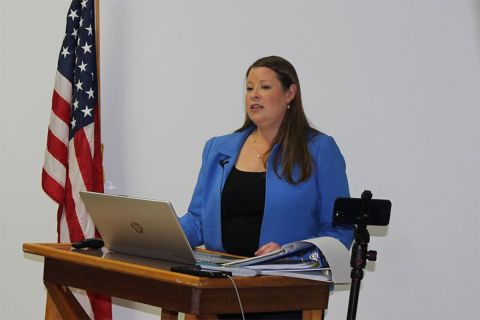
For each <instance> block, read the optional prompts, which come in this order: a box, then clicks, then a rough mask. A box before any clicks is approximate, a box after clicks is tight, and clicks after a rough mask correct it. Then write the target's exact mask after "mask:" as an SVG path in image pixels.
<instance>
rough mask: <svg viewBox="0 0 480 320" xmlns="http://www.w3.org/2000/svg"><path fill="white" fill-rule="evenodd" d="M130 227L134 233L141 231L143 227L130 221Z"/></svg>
mask: <svg viewBox="0 0 480 320" xmlns="http://www.w3.org/2000/svg"><path fill="white" fill-rule="evenodd" d="M130 228H132V230H133V231H134V232H136V233H143V228H142V226H141V225H140V223H138V222H135V221H133V222H130Z"/></svg>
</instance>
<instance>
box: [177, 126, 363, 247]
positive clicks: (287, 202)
mask: <svg viewBox="0 0 480 320" xmlns="http://www.w3.org/2000/svg"><path fill="white" fill-rule="evenodd" d="M253 129H254V128H253V127H252V128H247V129H245V130H243V131H242V132H236V133H232V134H228V135H225V136H221V137H215V138H211V139H210V140H208V141H207V143H206V144H205V147H204V149H203V156H202V166H201V169H200V174H199V177H198V181H197V184H196V186H195V190H194V192H193V196H192V200H191V202H190V206H189V207H188V212H187V213H186V214H185V215H184V216H183V217H181V218H180V224H181V226H182V228H183V230H184V231H185V234H186V236H187V238H188V241H189V242H190V244H191V245H192V247H196V246H199V245H202V244H205V247H206V248H207V249H210V250H216V251H225V250H224V249H223V246H222V235H221V232H222V228H221V208H220V202H221V193H222V190H223V186H224V184H225V181H226V178H227V177H228V175H229V174H230V171H231V170H232V168H233V166H234V165H235V163H236V162H237V158H238V155H239V153H240V150H241V148H242V146H243V144H244V142H245V140H246V139H247V137H248V136H249V135H250V133H251V131H252V130H253ZM308 148H309V151H310V154H311V155H312V158H313V161H314V163H315V167H314V171H313V174H312V176H311V177H310V178H309V179H308V180H306V181H303V182H302V183H300V184H297V185H294V184H290V183H288V182H287V181H286V180H285V179H282V178H279V177H278V176H277V175H276V174H275V171H274V170H273V161H272V160H273V156H270V157H269V160H268V162H267V170H266V186H265V188H266V190H265V208H264V214H263V222H262V227H261V231H260V246H262V245H264V244H266V243H268V242H276V243H278V244H280V245H283V244H286V243H289V242H293V241H297V240H304V239H310V238H315V237H320V236H331V237H335V238H337V239H338V240H340V241H341V242H342V243H343V244H344V245H345V246H346V247H347V248H349V247H350V245H351V243H352V240H353V227H351V226H336V227H333V225H332V215H333V203H334V201H335V199H336V198H337V197H348V196H349V192H348V181H347V176H346V173H345V161H344V159H343V156H342V154H341V153H340V150H339V148H338V147H337V144H336V143H335V141H334V139H333V138H332V137H329V136H327V135H325V134H322V133H318V134H314V135H312V136H311V137H310V138H309V139H308ZM277 151H278V145H275V146H274V147H273V148H272V155H273V154H274V153H275V152H277ZM277 172H278V173H279V174H280V173H281V169H278V170H277ZM296 175H298V170H297V172H296V171H295V170H294V178H295V177H296Z"/></svg>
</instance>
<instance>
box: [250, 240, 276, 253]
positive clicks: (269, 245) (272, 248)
mask: <svg viewBox="0 0 480 320" xmlns="http://www.w3.org/2000/svg"><path fill="white" fill-rule="evenodd" d="M278 249H280V245H279V244H278V243H275V242H269V243H267V244H264V245H263V246H261V247H260V248H258V250H257V251H255V255H256V256H261V255H264V254H267V253H270V252H272V251H275V250H278Z"/></svg>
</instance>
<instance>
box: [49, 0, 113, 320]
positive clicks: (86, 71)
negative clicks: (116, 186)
mask: <svg viewBox="0 0 480 320" xmlns="http://www.w3.org/2000/svg"><path fill="white" fill-rule="evenodd" d="M42 187H43V190H44V191H45V192H46V193H47V194H48V195H49V196H50V197H51V198H52V199H53V200H55V202H57V203H58V206H59V207H58V213H57V231H58V241H59V242H77V241H80V240H83V239H85V238H91V237H95V236H98V234H97V232H96V230H95V226H94V224H93V222H92V219H91V218H90V216H89V214H88V212H87V211H86V209H85V205H84V204H83V202H82V201H81V199H80V196H79V192H80V191H83V190H89V191H97V192H103V170H102V154H101V142H100V117H99V107H98V82H97V61H96V48H95V14H94V0H73V1H72V4H71V6H70V9H69V10H68V15H67V27H66V32H65V38H64V40H63V43H62V48H61V50H60V55H59V57H58V66H57V73H56V76H55V88H54V91H53V98H52V114H51V117H50V125H49V128H48V137H47V150H46V152H45V162H44V166H43V171H42ZM74 294H75V296H77V299H78V300H79V302H80V303H81V304H82V306H83V307H84V309H85V311H86V312H87V313H88V314H90V316H94V317H95V319H111V303H110V298H108V297H104V296H100V295H96V294H92V293H88V299H87V297H86V296H85V294H84V293H81V292H80V293H79V292H76V291H74Z"/></svg>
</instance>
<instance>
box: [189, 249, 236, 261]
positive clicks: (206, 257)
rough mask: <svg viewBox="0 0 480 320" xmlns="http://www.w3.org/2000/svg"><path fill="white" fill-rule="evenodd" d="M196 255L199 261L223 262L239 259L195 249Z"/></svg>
mask: <svg viewBox="0 0 480 320" xmlns="http://www.w3.org/2000/svg"><path fill="white" fill-rule="evenodd" d="M194 255H195V259H196V260H197V261H198V262H204V263H213V264H222V263H227V262H230V261H233V260H237V258H231V257H228V256H224V255H221V254H215V253H207V252H198V251H195V252H194Z"/></svg>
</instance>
